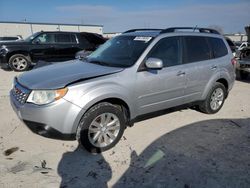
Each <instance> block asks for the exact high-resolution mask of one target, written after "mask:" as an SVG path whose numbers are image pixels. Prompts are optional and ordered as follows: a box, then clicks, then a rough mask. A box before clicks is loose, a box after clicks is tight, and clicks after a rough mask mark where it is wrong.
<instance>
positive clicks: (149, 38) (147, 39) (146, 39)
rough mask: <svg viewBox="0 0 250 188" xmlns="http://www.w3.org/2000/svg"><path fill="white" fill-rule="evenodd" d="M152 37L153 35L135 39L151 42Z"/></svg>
mask: <svg viewBox="0 0 250 188" xmlns="http://www.w3.org/2000/svg"><path fill="white" fill-rule="evenodd" d="M151 39H152V37H135V38H134V40H137V41H143V42H145V43H147V42H149V41H150V40H151Z"/></svg>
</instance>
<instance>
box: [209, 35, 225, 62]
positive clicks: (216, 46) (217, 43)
mask: <svg viewBox="0 0 250 188" xmlns="http://www.w3.org/2000/svg"><path fill="white" fill-rule="evenodd" d="M209 42H210V43H211V46H212V48H213V53H214V57H215V58H218V57H222V56H225V55H227V54H228V51H227V47H226V45H225V43H224V42H223V40H222V39H220V38H209Z"/></svg>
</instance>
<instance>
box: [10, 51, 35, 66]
mask: <svg viewBox="0 0 250 188" xmlns="http://www.w3.org/2000/svg"><path fill="white" fill-rule="evenodd" d="M17 54H22V55H25V56H28V57H29V58H30V59H29V60H30V61H31V59H32V57H31V55H30V53H29V52H28V51H25V50H17V51H12V52H10V53H8V55H7V62H8V63H9V60H10V58H11V57H12V56H13V55H17Z"/></svg>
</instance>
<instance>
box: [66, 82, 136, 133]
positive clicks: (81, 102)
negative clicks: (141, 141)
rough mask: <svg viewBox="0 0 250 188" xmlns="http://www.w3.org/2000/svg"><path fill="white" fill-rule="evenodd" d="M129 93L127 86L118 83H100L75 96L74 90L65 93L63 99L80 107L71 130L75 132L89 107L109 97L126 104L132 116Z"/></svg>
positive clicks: (132, 110) (133, 110)
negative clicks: (67, 93)
mask: <svg viewBox="0 0 250 188" xmlns="http://www.w3.org/2000/svg"><path fill="white" fill-rule="evenodd" d="M130 93H131V92H129V90H128V89H127V88H124V87H122V86H120V85H118V84H109V85H107V84H102V85H99V86H95V87H94V88H91V89H88V91H85V92H83V94H82V95H79V94H78V96H77V95H76V93H74V92H72V94H69V95H66V96H65V97H64V99H65V100H67V101H69V102H71V103H73V104H75V105H77V106H79V107H80V108H82V110H81V111H80V113H79V114H78V116H77V118H76V120H75V122H74V125H73V127H72V128H73V129H72V132H74V133H75V132H76V129H77V126H78V124H79V122H80V120H81V118H82V116H83V115H84V114H85V113H86V111H87V110H88V109H89V108H90V107H92V106H93V105H94V104H96V103H98V102H100V101H104V100H107V99H110V98H116V99H120V100H123V101H124V102H125V103H126V104H127V105H128V107H129V111H130V115H131V118H132V117H133V116H134V114H135V107H134V105H133V103H132V101H130V98H131V97H132V96H130ZM72 95H75V97H73V96H72ZM132 98H133V97H132Z"/></svg>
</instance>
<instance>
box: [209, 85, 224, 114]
mask: <svg viewBox="0 0 250 188" xmlns="http://www.w3.org/2000/svg"><path fill="white" fill-rule="evenodd" d="M218 88H221V89H222V90H223V96H224V97H223V101H222V104H221V105H220V107H219V108H218V109H217V110H213V109H212V108H211V105H210V101H211V97H212V94H213V92H214V91H215V90H216V89H218ZM225 98H226V88H225V86H224V85H223V84H221V83H217V82H216V83H215V85H214V86H213V88H212V89H211V90H210V92H209V94H208V97H207V99H206V108H207V111H208V112H209V113H210V114H215V113H217V112H218V111H220V109H221V108H222V106H223V105H224V102H225Z"/></svg>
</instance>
